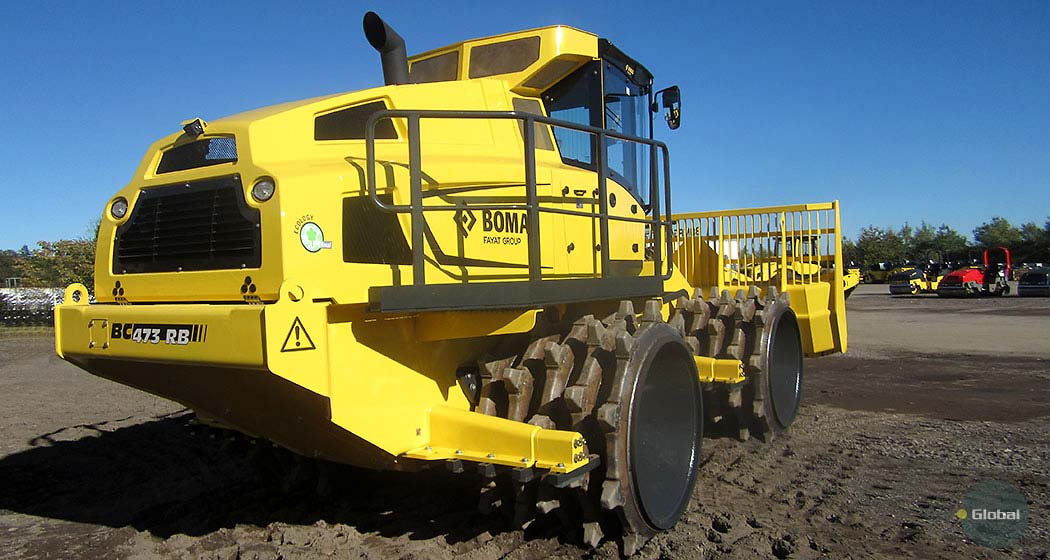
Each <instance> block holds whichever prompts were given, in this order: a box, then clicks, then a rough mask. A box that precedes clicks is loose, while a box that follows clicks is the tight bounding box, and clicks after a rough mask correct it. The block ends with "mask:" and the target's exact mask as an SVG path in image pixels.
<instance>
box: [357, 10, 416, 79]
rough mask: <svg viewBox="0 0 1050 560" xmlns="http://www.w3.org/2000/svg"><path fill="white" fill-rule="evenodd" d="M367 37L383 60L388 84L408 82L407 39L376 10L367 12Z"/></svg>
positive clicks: (365, 25) (365, 21)
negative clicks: (377, 13)
mask: <svg viewBox="0 0 1050 560" xmlns="http://www.w3.org/2000/svg"><path fill="white" fill-rule="evenodd" d="M364 27H365V37H366V38H367V39H368V43H369V44H370V45H372V48H374V49H375V50H377V51H379V54H380V56H381V57H382V60H383V81H384V82H386V85H388V86H396V85H401V84H407V83H409V82H408V54H407V53H406V52H405V40H404V39H402V38H401V36H400V35H398V34H397V32H396V31H394V30H393V29H392V28H391V27H390V26H389V25H387V23H386V22H385V21H383V18H381V17H379V16H378V15H376V13H375V12H368V13H367V14H365V20H364Z"/></svg>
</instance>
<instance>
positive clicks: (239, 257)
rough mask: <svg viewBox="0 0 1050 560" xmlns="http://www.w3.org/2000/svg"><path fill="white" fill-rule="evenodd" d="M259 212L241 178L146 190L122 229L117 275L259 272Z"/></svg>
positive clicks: (115, 267)
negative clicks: (203, 271) (243, 187)
mask: <svg viewBox="0 0 1050 560" xmlns="http://www.w3.org/2000/svg"><path fill="white" fill-rule="evenodd" d="M261 255H262V236H261V232H260V229H259V210H258V209H255V208H252V207H250V206H248V203H247V202H245V200H244V191H243V190H242V187H241V180H240V177H238V176H229V177H221V178H217V179H208V180H204V181H196V182H192V183H180V184H178V185H169V186H165V187H156V188H150V189H143V190H142V191H141V193H140V194H139V197H138V200H137V201H136V202H135V207H134V209H133V210H132V213H131V218H130V219H129V220H128V221H127V222H126V223H125V224H124V225H122V226H120V227H119V228H117V239H116V243H115V246H114V248H113V273H114V274H128V273H139V272H176V271H190V270H222V269H239V268H258V267H259V266H260V264H261V260H262V257H261Z"/></svg>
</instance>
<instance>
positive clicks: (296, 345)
mask: <svg viewBox="0 0 1050 560" xmlns="http://www.w3.org/2000/svg"><path fill="white" fill-rule="evenodd" d="M316 348H317V347H316V346H314V341H313V339H311V338H310V335H309V334H307V333H306V327H304V326H303V322H302V321H300V320H299V318H298V317H296V318H295V320H294V321H292V328H290V329H288V336H286V337H284V344H283V345H282V346H281V352H298V351H300V350H315V349H316Z"/></svg>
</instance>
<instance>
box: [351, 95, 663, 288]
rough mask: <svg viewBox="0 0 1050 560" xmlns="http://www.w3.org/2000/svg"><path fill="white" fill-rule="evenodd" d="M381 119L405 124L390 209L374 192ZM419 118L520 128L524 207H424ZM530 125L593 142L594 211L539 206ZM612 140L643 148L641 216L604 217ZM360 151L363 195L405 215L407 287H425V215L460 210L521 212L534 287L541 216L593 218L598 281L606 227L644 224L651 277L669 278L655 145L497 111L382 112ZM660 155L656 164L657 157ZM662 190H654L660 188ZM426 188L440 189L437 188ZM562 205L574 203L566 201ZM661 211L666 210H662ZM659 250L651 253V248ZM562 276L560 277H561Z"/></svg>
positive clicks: (539, 268) (605, 263)
mask: <svg viewBox="0 0 1050 560" xmlns="http://www.w3.org/2000/svg"><path fill="white" fill-rule="evenodd" d="M384 119H404V120H405V122H406V124H407V130H408V136H407V144H408V170H409V185H408V187H409V204H391V203H386V202H383V201H382V200H380V198H379V195H378V192H377V187H376V153H375V151H376V150H375V139H376V138H375V127H376V123H378V122H379V121H381V120H384ZM422 119H494V120H514V121H518V122H519V123H521V126H520V128H521V133H522V136H523V140H524V154H523V160H524V161H523V164H524V172H525V181H524V182H525V193H524V194H525V196H524V202H523V203H520V204H515V203H508V204H473V203H469V202H464V203H463V204H460V205H448V206H437V205H434V206H428V205H424V203H423V201H424V192H423V172H422V167H423V162H422V161H421V154H420V144H421V139H420V120H422ZM536 124H543V125H548V126H551V127H555V128H565V129H569V130H574V131H578V132H583V133H587V134H589V135H591V137H592V138H594V139H595V140H596V143H595V144H594V145H595V146H597V149H596V150H595V155H596V159H597V161H596V162H595V170H596V172H597V182H598V185H597V191H598V196H597V198H598V200H597V206H598V211H597V212H594V211H586V210H571V209H567V208H556V207H551V206H541V205H540V204H539V201H538V196H537V193H536ZM610 138H613V139H617V140H619V141H622V142H632V143H637V144H642V145H644V146H648V149H649V200H650V206H649V207H648V211H647V213H646V217H641V218H638V217H630V216H614V215H610V214H609V194H608V181H609V178H610V173H609V164H608V144H609V142H608V139H610ZM365 150H366V158H367V162H366V163H367V165H366V181H367V188H368V196H369V197H370V198H371V200H372V203H373V204H375V205H376V206H377V207H379V208H380V209H381V210H384V211H387V212H397V213H408V214H409V215H410V216H411V240H410V244H411V251H412V285H414V286H422V285H425V284H426V274H425V268H424V267H425V262H426V257H425V251H424V237H425V233H426V232H425V230H426V227H427V225H426V219H425V216H426V214H427V213H430V212H456V211H460V210H464V209H469V210H481V211H484V210H516V211H524V212H526V213H527V220H528V224H529V230H528V232H527V243H528V280H529V281H530V282H539V281H541V280H543V265H542V263H541V257H540V253H541V251H540V241H541V239H540V219H539V215H540V214H541V213H548V214H560V215H565V216H582V217H588V218H594V219H597V220H598V224H599V236H600V238H599V245H600V252H601V261H600V262H601V271H600V276H601V277H602V278H606V277H607V276H609V275H610V274H611V269H612V267H611V266H610V256H609V255H610V254H609V222H610V221H618V222H630V223H639V224H645V225H646V226H647V228H646V229H647V230H649V232H650V233H648V234H647V235H648V239H647V244H649V245H651V248H652V249H653V250H652V251H647V252H648V253H651V256H652V260H653V261H654V266H653V277H658V278H660V279H661V280H666V279H668V278H670V276H671V266H672V263H671V254H672V253H671V251H672V247H671V237H670V235H669V234H670V230H671V224H672V222H671V221H670V216H669V212H670V208H671V179H670V161H669V154H668V150H667V146H666V145H665V144H664V143H662V142H659V141H656V140H652V139H648V138H640V137H637V136H628V135H624V134H619V133H617V132H614V131H611V130H607V129H604V128H597V127H593V126H586V125H580V124H576V123H571V122H567V121H561V120H557V119H551V118H548V117H545V116H542V115H534V114H531V113H522V112H502V111H451V110H399V109H395V110H386V111H378V112H376V113H375V114H373V115H372V116H371V118H370V119H369V120H368V123H367V124H366V126H365ZM660 156H662V159H661V158H660ZM658 161H662V164H663V165H662V171H663V177H662V179H663V180H662V181H661V176H660V170H661V167H658V166H657V162H658ZM661 183H662V185H663V188H662V189H661V188H660V185H661ZM431 188H435V189H440V188H441V187H440V185H438V186H433V187H431ZM566 200H567V201H568V200H575V199H569V198H566ZM665 209H666V210H665ZM658 247H660V248H662V250H656V248H658ZM562 277H564V276H562Z"/></svg>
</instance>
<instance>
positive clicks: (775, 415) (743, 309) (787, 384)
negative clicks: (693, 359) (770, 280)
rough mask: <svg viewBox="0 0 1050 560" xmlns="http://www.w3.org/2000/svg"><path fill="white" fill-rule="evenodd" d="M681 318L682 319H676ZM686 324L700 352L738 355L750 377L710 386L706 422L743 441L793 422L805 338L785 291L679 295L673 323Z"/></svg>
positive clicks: (706, 392) (767, 434)
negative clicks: (764, 293)
mask: <svg viewBox="0 0 1050 560" xmlns="http://www.w3.org/2000/svg"><path fill="white" fill-rule="evenodd" d="M679 316H680V317H681V319H679V318H678V317H679ZM675 322H680V323H683V324H684V325H685V333H686V340H687V341H688V342H689V344H690V346H692V347H693V349H694V351H695V352H696V354H697V355H699V356H709V357H715V358H736V359H738V360H740V361H742V362H743V363H744V373H745V377H746V381H744V382H743V383H737V384H734V385H725V384H722V383H712V384H706V385H705V386H704V395H705V397H706V404H707V406H706V409H707V411H708V417H707V419H708V421H709V422H711V423H713V424H715V425H717V426H719V427H720V428H721V429H720V431H724V432H730V433H734V432H735V433H736V435H737V437H738V438H739V439H741V440H746V439H748V438H750V436H751V435H756V436H758V437H760V438H762V439H763V440H766V441H768V440H770V439H771V438H772V437H773V436H774V434H776V433H778V432H780V431H783V430H784V429H786V428H787V427H788V426H790V425H791V423H792V421H794V419H795V415H796V413H797V412H798V406H799V402H800V398H801V389H802V356H803V353H802V338H801V331H800V330H799V327H798V320H797V319H796V317H795V313H794V312H793V311H792V310H791V307H790V304H789V300H788V296H787V294H786V293H785V294H777V291H776V289H775V288H772V287H770V288H769V290H768V293H767V295H766V297H765V298H761V297H759V292H758V289H757V288H755V287H753V286H752V287H751V288H750V289H749V290H748V292H746V293H745V292H744V291H743V290H740V291H738V292H737V293H736V295H735V296H734V295H731V294H730V293H729V291H723V292H721V293H718V292H717V291H716V290H712V292H711V294H710V297H709V298H708V299H706V300H705V299H703V298H702V297H701V296H700V294H699V293H697V294H694V295H693V297H692V298H691V299H690V298H685V297H682V298H679V300H678V301H677V302H676V304H675V312H674V316H673V318H672V323H675Z"/></svg>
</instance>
